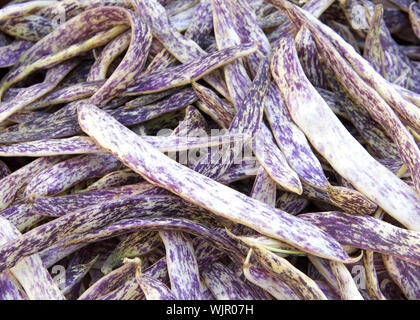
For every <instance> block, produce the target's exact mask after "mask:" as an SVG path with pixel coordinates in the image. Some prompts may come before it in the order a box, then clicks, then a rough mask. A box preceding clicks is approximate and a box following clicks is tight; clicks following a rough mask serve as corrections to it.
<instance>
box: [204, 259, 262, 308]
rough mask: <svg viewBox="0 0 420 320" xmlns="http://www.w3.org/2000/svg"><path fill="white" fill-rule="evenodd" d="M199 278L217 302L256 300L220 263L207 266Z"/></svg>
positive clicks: (243, 284)
mask: <svg viewBox="0 0 420 320" xmlns="http://www.w3.org/2000/svg"><path fill="white" fill-rule="evenodd" d="M201 276H202V277H203V279H204V282H205V283H206V285H207V287H208V288H209V289H210V291H211V292H212V294H213V295H214V296H215V298H216V299H217V300H256V297H255V295H254V293H253V292H252V290H251V289H250V288H249V287H247V285H246V284H245V283H244V282H243V281H241V280H239V279H238V277H237V276H236V275H235V274H234V273H233V272H232V271H231V270H229V269H228V268H227V267H226V266H224V265H223V264H221V263H214V264H212V265H208V266H207V267H206V268H205V269H204V270H202V271H201Z"/></svg>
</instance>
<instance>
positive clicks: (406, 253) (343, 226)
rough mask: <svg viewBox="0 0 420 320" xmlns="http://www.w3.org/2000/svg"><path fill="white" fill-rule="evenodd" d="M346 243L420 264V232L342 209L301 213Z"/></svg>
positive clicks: (309, 220)
mask: <svg viewBox="0 0 420 320" xmlns="http://www.w3.org/2000/svg"><path fill="white" fill-rule="evenodd" d="M298 217H299V218H301V219H303V220H305V221H308V222H310V223H312V224H314V225H316V226H318V227H319V228H321V229H322V230H324V231H325V232H327V233H328V234H330V235H331V236H332V237H334V239H337V241H339V242H340V243H341V244H343V245H349V246H353V247H356V248H361V249H365V250H371V251H375V252H381V253H384V254H388V255H393V256H395V257H397V258H399V259H402V260H404V261H407V262H410V263H413V264H416V265H420V233H419V232H416V231H411V230H406V229H402V228H399V227H395V226H393V225H391V224H389V223H387V222H384V221H381V220H379V219H375V218H373V217H371V216H361V215H351V214H348V213H342V212H336V211H332V212H322V213H304V214H300V215H299V216H298Z"/></svg>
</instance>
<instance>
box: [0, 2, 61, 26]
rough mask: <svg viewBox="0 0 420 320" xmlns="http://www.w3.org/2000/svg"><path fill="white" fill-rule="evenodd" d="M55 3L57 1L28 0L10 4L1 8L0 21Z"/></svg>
mask: <svg viewBox="0 0 420 320" xmlns="http://www.w3.org/2000/svg"><path fill="white" fill-rule="evenodd" d="M54 3H55V1H27V3H15V4H10V5H8V6H6V7H4V8H2V9H0V21H4V20H7V19H10V18H16V17H20V16H24V15H27V14H29V13H32V12H34V11H37V10H39V9H42V8H44V7H48V6H50V5H51V4H54Z"/></svg>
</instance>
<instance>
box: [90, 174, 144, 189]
mask: <svg viewBox="0 0 420 320" xmlns="http://www.w3.org/2000/svg"><path fill="white" fill-rule="evenodd" d="M142 180H143V178H141V177H140V176H139V175H138V174H137V173H135V172H134V171H132V170H131V169H123V170H118V171H114V172H111V173H108V174H107V175H105V176H103V177H102V178H101V179H99V180H97V181H95V182H94V183H93V184H91V185H89V186H88V187H87V189H86V191H98V190H103V189H105V188H111V187H120V186H124V185H128V184H135V183H138V182H141V181H142Z"/></svg>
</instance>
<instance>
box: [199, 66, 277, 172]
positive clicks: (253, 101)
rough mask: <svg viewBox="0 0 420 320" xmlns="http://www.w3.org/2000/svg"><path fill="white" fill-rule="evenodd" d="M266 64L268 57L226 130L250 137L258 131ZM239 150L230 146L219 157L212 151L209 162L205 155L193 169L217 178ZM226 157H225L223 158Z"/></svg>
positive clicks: (264, 89)
mask: <svg viewBox="0 0 420 320" xmlns="http://www.w3.org/2000/svg"><path fill="white" fill-rule="evenodd" d="M268 66H269V64H268V59H262V61H261V64H260V66H259V69H258V72H257V76H256V77H255V79H254V82H253V83H252V85H251V86H250V87H249V90H248V92H247V93H246V95H245V96H244V100H243V101H242V103H241V104H240V105H238V106H237V108H238V112H237V113H236V115H235V116H234V117H233V119H232V122H231V124H230V126H229V128H228V132H244V133H249V134H250V135H251V137H254V136H255V135H256V133H257V132H258V130H259V128H260V126H261V122H262V118H263V108H264V103H263V101H264V95H265V93H266V91H267V87H268V84H269V70H268ZM241 151H242V150H241V148H238V147H237V146H236V147H234V146H231V148H229V150H228V151H227V154H224V155H223V156H222V157H220V155H219V153H218V152H217V153H212V155H211V159H210V161H211V163H208V159H207V157H203V158H202V159H201V161H199V162H198V163H197V165H196V166H195V168H194V170H195V171H197V172H199V173H201V174H203V175H206V176H208V177H210V178H213V179H217V178H219V177H220V176H222V175H223V174H224V172H225V171H226V170H227V169H228V168H229V167H230V166H231V165H232V163H233V161H234V160H235V158H236V157H237V156H238V153H239V152H241ZM226 157H227V159H225V158H226ZM219 159H220V160H223V163H220V162H219V161H218V160H219Z"/></svg>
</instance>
